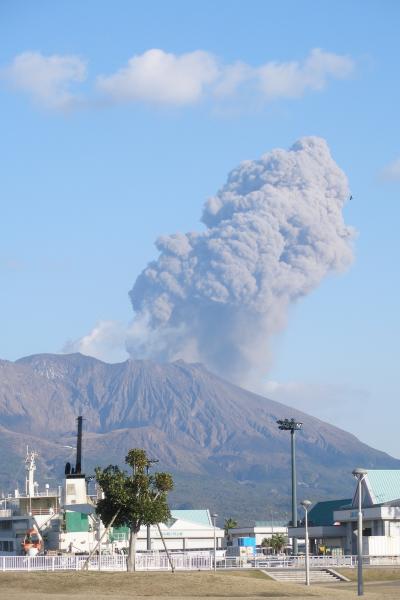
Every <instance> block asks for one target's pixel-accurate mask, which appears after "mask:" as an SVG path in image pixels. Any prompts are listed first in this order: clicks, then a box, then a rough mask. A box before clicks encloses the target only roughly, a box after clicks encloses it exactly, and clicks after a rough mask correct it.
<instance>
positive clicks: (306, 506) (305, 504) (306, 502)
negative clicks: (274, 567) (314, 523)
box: [300, 500, 311, 585]
mask: <svg viewBox="0 0 400 600" xmlns="http://www.w3.org/2000/svg"><path fill="white" fill-rule="evenodd" d="M300 504H301V506H302V507H303V508H304V513H305V526H306V585H310V551H309V541H308V509H309V508H310V506H311V501H310V500H303V501H302V502H300Z"/></svg>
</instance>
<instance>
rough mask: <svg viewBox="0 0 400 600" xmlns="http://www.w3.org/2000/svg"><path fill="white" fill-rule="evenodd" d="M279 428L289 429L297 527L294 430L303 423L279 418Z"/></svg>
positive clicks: (295, 546) (294, 513) (295, 550)
mask: <svg viewBox="0 0 400 600" xmlns="http://www.w3.org/2000/svg"><path fill="white" fill-rule="evenodd" d="M277 423H278V427H279V429H281V430H282V431H290V439H291V455H292V527H297V493H296V491H297V490H296V488H297V482H296V449H295V434H296V431H298V430H299V429H302V428H303V423H300V422H299V421H295V420H294V419H293V418H292V419H281V420H279V421H277ZM297 551H298V547H297V538H293V554H297Z"/></svg>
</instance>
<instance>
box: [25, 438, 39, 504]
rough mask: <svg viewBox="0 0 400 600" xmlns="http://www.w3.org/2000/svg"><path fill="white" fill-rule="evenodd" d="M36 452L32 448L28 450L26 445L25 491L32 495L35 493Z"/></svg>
mask: <svg viewBox="0 0 400 600" xmlns="http://www.w3.org/2000/svg"><path fill="white" fill-rule="evenodd" d="M37 455H38V453H37V452H35V451H34V450H31V451H30V452H29V448H28V446H27V447H26V458H25V470H26V478H25V493H26V495H27V496H29V497H32V496H34V495H35V477H34V475H35V471H36V463H35V458H36V457H37Z"/></svg>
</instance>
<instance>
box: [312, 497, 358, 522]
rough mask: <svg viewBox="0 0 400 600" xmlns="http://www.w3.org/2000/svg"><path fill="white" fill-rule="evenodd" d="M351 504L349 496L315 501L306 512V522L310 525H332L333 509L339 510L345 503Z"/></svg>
mask: <svg viewBox="0 0 400 600" xmlns="http://www.w3.org/2000/svg"><path fill="white" fill-rule="evenodd" d="M349 504H351V498H344V499H343V500H326V501H325V502H317V504H315V505H314V506H313V507H312V509H311V510H310V512H309V513H308V522H309V524H310V525H316V526H319V525H333V523H334V520H333V511H335V510H340V509H341V508H343V507H345V506H346V505H349Z"/></svg>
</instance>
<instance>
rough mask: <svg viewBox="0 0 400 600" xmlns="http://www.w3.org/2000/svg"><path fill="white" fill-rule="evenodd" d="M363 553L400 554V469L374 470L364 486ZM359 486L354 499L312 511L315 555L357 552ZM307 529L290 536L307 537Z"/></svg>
mask: <svg viewBox="0 0 400 600" xmlns="http://www.w3.org/2000/svg"><path fill="white" fill-rule="evenodd" d="M362 486H363V487H362V490H363V493H362V514H363V554H364V555H370V556H389V555H390V556H393V555H400V470H390V469H380V470H375V469H370V470H367V474H366V476H365V479H364V481H363V484H362ZM357 519H358V486H357V485H356V486H355V490H354V495H353V498H352V499H344V500H331V501H327V502H318V503H317V504H316V505H315V506H314V507H313V508H312V509H311V510H310V512H309V538H310V549H311V552H312V553H315V554H318V553H322V552H324V553H325V552H326V553H330V554H356V553H357ZM304 534H305V531H304V527H290V528H289V535H293V536H296V537H304Z"/></svg>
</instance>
